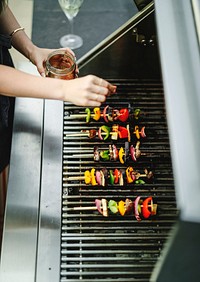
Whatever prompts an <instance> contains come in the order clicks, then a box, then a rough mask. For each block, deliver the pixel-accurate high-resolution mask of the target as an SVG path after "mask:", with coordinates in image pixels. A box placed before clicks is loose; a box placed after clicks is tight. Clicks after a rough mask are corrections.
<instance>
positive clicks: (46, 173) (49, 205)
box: [0, 0, 200, 282]
mask: <svg viewBox="0 0 200 282" xmlns="http://www.w3.org/2000/svg"><path fill="white" fill-rule="evenodd" d="M155 3H156V4H157V15H156V16H157V20H158V21H157V23H158V24H157V28H158V31H159V32H160V33H159V47H160V49H159V50H158V44H157V28H156V26H155V22H154V5H153V3H151V4H149V5H148V6H147V7H146V8H145V9H143V10H142V11H141V12H139V13H138V14H137V15H136V16H135V17H133V18H132V19H130V21H128V22H127V23H126V24H125V25H123V26H122V27H120V28H119V30H117V31H116V32H114V33H113V34H112V35H111V36H109V37H108V38H106V39H105V41H103V42H101V43H100V44H99V45H98V46H96V47H95V48H94V49H93V50H91V51H90V52H88V54H86V55H85V56H83V57H82V58H81V59H80V60H79V62H78V64H79V69H80V74H81V75H87V74H89V73H93V74H96V75H99V76H100V77H103V78H107V79H108V80H110V81H111V82H112V83H113V84H116V85H117V88H118V91H117V92H118V93H117V95H114V96H112V97H110V98H109V99H108V100H107V101H106V104H105V105H102V108H101V110H102V109H103V107H104V106H106V105H109V106H110V107H113V108H118V109H119V108H124V107H127V108H128V109H129V111H130V113H132V111H133V110H134V109H135V108H140V109H141V115H140V118H139V120H138V121H135V120H134V118H131V119H130V120H129V121H128V122H129V124H130V127H131V132H132V129H133V127H134V125H135V123H136V122H137V124H138V126H139V127H140V126H145V132H146V138H141V139H140V149H141V152H142V155H141V156H140V158H138V159H137V161H136V162H133V161H131V160H130V159H129V160H128V162H127V163H126V164H124V165H123V164H121V163H120V162H117V161H104V162H96V161H94V159H93V150H94V147H99V148H100V149H102V150H106V149H108V145H109V144H112V143H113V144H115V145H116V146H117V148H118V149H119V147H121V146H122V147H123V146H124V145H125V142H126V140H122V139H118V140H117V141H113V140H111V139H108V140H106V141H105V142H104V141H100V140H99V139H98V137H95V138H93V139H90V138H88V137H87V136H82V137H79V136H74V134H75V135H77V134H79V133H80V131H81V130H91V129H96V130H97V129H98V128H99V127H100V126H101V125H103V124H105V123H104V121H103V119H101V120H100V121H98V122H96V121H93V120H91V122H90V123H86V122H85V120H84V118H80V119H79V118H76V119H74V118H73V115H80V114H84V113H85V109H84V108H81V107H75V106H73V105H71V104H68V103H65V104H64V106H63V103H61V102H55V101H39V100H34V99H31V101H28V100H27V99H17V103H16V115H15V125H14V135H13V144H12V160H11V166H10V175H9V189H8V197H7V199H8V200H7V207H6V217H5V226H4V238H3V245H2V256H1V266H0V280H1V281H2V282H10V281H11V280H15V281H16V282H22V281H28V282H55V281H56V282H57V281H62V282H63V281H67V282H78V281H85V282H86V281H88V282H89V281H98V282H101V281H113V282H114V281H115V282H116V281H119V282H126V281H129V282H130V281H136V282H137V281H140V282H141V281H169V280H170V281H189V280H194V281H195V280H196V277H199V275H200V274H199V267H198V262H199V253H200V252H199V236H200V235H199V233H200V228H199V197H198V195H199V191H200V190H199V183H200V181H199V173H198V163H199V155H200V154H199V152H200V149H199V148H200V146H199V138H194V132H195V137H196V136H199V134H198V133H199V126H198V120H199V113H200V111H199V88H200V87H199V79H198V75H197V74H198V73H199V72H200V71H199V67H200V65H199V60H198V57H199V41H198V39H199V37H198V36H197V35H198V34H199V28H198V19H199V4H198V0H192V1H190V0H188V1H181V0H177V1H173V0H169V1H161V0H155ZM160 12H161V14H160ZM166 14H167V15H168V16H169V18H166V17H167V16H166ZM163 19H164V20H163ZM171 25H172V28H171V30H170V29H169V26H171ZM172 50H173V52H172ZM159 54H160V55H159ZM160 58H161V61H160ZM185 66H187V67H185ZM161 70H162V71H161ZM163 82H164V88H165V91H164V90H163ZM164 100H165V101H164ZM179 104H180V105H181V106H180V107H179V106H178V105H179ZM165 107H166V108H165ZM191 109H192V111H191ZM52 117H54V118H52ZM166 118H167V121H166ZM121 124H122V125H123V123H121ZM168 128H169V136H168ZM169 137H170V145H169ZM136 142H137V140H136V137H135V135H132V139H131V142H130V144H133V145H135V144H136ZM171 159H172V161H171ZM172 163H173V168H175V169H174V176H175V177H174V176H173V173H172ZM128 165H130V166H133V167H134V169H135V170H137V171H139V172H142V171H143V170H144V168H147V169H148V170H151V171H152V172H153V178H151V179H150V180H149V181H146V183H145V184H143V185H139V184H136V183H131V184H127V183H126V182H125V184H124V185H123V186H121V185H119V184H116V185H111V184H109V182H108V183H106V185H105V186H98V185H97V186H93V185H90V184H85V182H84V180H80V179H79V180H77V179H76V180H72V178H70V177H80V176H83V175H84V172H85V170H91V169H92V168H93V167H94V168H95V169H97V170H98V169H102V168H107V169H108V170H109V169H114V168H118V169H121V170H123V169H124V168H126V167H127V166H128ZM16 167H17V168H18V170H17V169H16ZM17 171H19V172H20V174H17ZM174 182H175V186H176V197H175V190H174ZM137 196H141V198H146V197H148V196H152V197H153V199H154V202H155V203H156V204H157V205H158V210H157V214H156V215H155V216H152V217H150V218H148V219H144V218H142V220H141V221H140V222H138V221H137V220H136V219H135V217H134V215H133V214H131V213H129V214H127V215H124V216H121V215H119V214H112V212H111V211H109V216H108V217H104V216H103V215H102V214H100V213H99V212H98V211H97V210H96V208H95V199H102V198H104V199H106V200H108V201H109V200H115V201H116V202H118V201H120V200H125V199H126V198H129V199H131V200H134V199H135V198H136V197H137ZM191 203H192V204H191ZM177 206H178V209H177ZM88 207H90V208H91V209H88ZM178 211H180V216H179V215H178ZM174 223H176V224H175V228H173V225H174ZM172 229H173V232H172V233H171V232H170V231H171V230H172ZM171 234H172V237H171ZM169 237H170V238H169ZM168 238H169V239H172V240H169V241H168V240H167V239H168ZM166 241H168V244H167V245H166V248H165V249H164V251H165V253H164V254H165V255H166V256H162V255H161V252H162V250H163V247H164V244H165V242H166ZM170 244H171V245H170ZM19 254H20V256H19ZM188 254H190V255H188ZM27 258H28V259H27ZM163 258H164V260H163ZM155 265H156V267H155V268H154V266H155ZM183 269H184V271H183Z"/></svg>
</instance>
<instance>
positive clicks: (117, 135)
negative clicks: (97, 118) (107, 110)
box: [65, 124, 146, 142]
mask: <svg viewBox="0 0 200 282" xmlns="http://www.w3.org/2000/svg"><path fill="white" fill-rule="evenodd" d="M133 134H135V136H136V138H137V139H140V138H144V137H146V134H145V126H143V127H142V128H141V129H139V127H138V126H135V128H134V131H133ZM65 136H66V137H81V136H83V137H84V136H85V137H89V138H90V139H93V138H95V137H97V136H98V137H99V139H100V140H104V141H105V140H107V139H108V138H109V137H110V138H111V139H112V140H118V139H125V138H126V139H127V140H128V142H130V141H131V134H130V126H129V124H127V126H126V127H124V126H120V125H118V124H115V125H113V126H112V127H109V126H106V125H102V126H100V127H99V129H98V130H96V129H88V130H82V131H80V132H77V133H67V134H65Z"/></svg>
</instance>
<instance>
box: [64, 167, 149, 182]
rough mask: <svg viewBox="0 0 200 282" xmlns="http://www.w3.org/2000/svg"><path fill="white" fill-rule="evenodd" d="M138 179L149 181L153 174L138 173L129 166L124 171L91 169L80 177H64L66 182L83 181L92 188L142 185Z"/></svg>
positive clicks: (145, 171) (146, 171)
mask: <svg viewBox="0 0 200 282" xmlns="http://www.w3.org/2000/svg"><path fill="white" fill-rule="evenodd" d="M140 178H146V179H151V178H153V172H152V171H148V170H147V169H144V173H140V172H138V171H136V170H134V168H133V167H131V166H129V167H127V168H126V169H117V168H115V169H109V170H107V169H106V168H102V169H95V168H92V169H91V171H89V170H86V171H85V172H84V175H82V176H69V177H66V178H65V180H66V181H76V180H77V181H85V184H87V185H89V184H91V185H92V186H96V185H100V186H105V185H106V183H108V184H111V185H115V184H119V185H120V186H123V185H124V184H125V180H126V184H130V183H136V184H144V183H145V181H144V180H143V179H140Z"/></svg>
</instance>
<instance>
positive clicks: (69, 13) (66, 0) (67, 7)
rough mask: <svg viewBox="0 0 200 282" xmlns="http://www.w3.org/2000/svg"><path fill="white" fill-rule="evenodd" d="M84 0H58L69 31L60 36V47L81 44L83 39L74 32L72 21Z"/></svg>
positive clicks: (75, 46)
mask: <svg viewBox="0 0 200 282" xmlns="http://www.w3.org/2000/svg"><path fill="white" fill-rule="evenodd" d="M83 1H84V0H58V2H59V4H60V7H61V9H62V10H63V12H64V13H65V15H66V17H67V18H68V20H69V23H70V27H71V32H70V34H67V35H64V36H62V37H61V38H60V45H61V46H62V47H69V48H70V49H76V48H79V47H81V46H82V45H83V39H82V38H81V37H80V36H78V35H75V34H74V31H73V21H74V18H75V17H76V15H77V14H78V12H79V9H80V7H81V5H82V4H83Z"/></svg>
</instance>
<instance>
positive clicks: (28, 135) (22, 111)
mask: <svg viewBox="0 0 200 282" xmlns="http://www.w3.org/2000/svg"><path fill="white" fill-rule="evenodd" d="M42 124H43V101H41V100H34V99H17V101H16V111H15V122H14V130H15V134H14V136H13V143H12V152H11V154H12V158H11V163H10V172H9V183H8V193H7V205H6V215H5V226H4V233H3V242H2V254H1V265H0V281H1V282H10V281H12V280H13V281H16V282H25V281H26V282H27V281H29V282H32V281H35V262H36V254H37V235H38V234H37V232H38V231H37V225H38V215H39V209H38V206H39V199H40V174H41V153H42V152H41V148H42V147H41V145H42V134H43V133H42ZM24 154H25V156H26V157H25V158H24ZM19 273H20V275H19Z"/></svg>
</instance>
